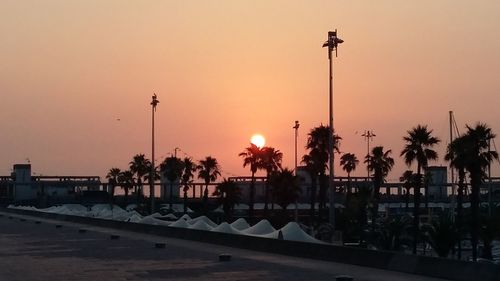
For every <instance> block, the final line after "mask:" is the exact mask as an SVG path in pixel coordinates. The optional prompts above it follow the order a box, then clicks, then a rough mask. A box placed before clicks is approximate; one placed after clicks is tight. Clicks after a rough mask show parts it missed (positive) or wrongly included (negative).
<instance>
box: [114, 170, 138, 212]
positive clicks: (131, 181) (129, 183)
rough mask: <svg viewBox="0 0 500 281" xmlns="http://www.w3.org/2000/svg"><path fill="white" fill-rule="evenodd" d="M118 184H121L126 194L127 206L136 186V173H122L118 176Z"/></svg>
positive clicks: (128, 171) (127, 171)
mask: <svg viewBox="0 0 500 281" xmlns="http://www.w3.org/2000/svg"><path fill="white" fill-rule="evenodd" d="M118 182H120V183H121V187H122V188H123V191H124V192H125V204H127V203H128V194H129V192H130V190H131V189H132V188H134V185H135V178H134V173H132V172H131V171H130V170H126V171H122V172H121V173H120V175H118Z"/></svg>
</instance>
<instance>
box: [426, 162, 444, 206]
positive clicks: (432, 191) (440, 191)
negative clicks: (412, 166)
mask: <svg viewBox="0 0 500 281" xmlns="http://www.w3.org/2000/svg"><path fill="white" fill-rule="evenodd" d="M426 173H427V181H428V182H427V184H428V188H427V192H429V199H430V200H432V201H442V200H444V199H446V198H447V197H448V169H447V167H444V166H430V167H427V169H426Z"/></svg>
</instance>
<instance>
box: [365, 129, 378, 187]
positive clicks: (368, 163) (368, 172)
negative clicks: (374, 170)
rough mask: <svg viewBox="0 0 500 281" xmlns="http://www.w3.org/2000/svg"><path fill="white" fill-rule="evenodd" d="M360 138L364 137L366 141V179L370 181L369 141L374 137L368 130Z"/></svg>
mask: <svg viewBox="0 0 500 281" xmlns="http://www.w3.org/2000/svg"><path fill="white" fill-rule="evenodd" d="M361 136H363V137H365V139H366V157H367V159H368V162H367V164H366V173H367V175H366V179H367V180H368V179H370V166H369V165H370V141H371V140H372V139H373V137H376V136H377V135H375V134H374V133H373V132H372V131H370V130H368V131H365V132H364V133H363V134H362V135H361Z"/></svg>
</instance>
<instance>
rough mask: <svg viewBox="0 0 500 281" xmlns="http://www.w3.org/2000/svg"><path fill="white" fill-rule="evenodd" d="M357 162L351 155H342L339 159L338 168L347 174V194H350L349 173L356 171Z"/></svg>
mask: <svg viewBox="0 0 500 281" xmlns="http://www.w3.org/2000/svg"><path fill="white" fill-rule="evenodd" d="M358 164H359V160H358V158H357V157H356V155H355V154H353V153H344V155H342V157H341V158H340V166H342V170H344V171H345V172H346V173H347V182H348V184H347V194H349V193H351V173H352V172H353V171H355V170H356V166H357V165H358Z"/></svg>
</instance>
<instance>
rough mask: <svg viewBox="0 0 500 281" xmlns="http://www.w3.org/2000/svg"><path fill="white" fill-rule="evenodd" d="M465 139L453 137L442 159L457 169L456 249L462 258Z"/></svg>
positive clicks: (458, 255) (459, 257)
mask: <svg viewBox="0 0 500 281" xmlns="http://www.w3.org/2000/svg"><path fill="white" fill-rule="evenodd" d="M466 150H467V139H466V138H465V137H464V136H461V137H458V138H456V139H454V140H453V141H452V142H451V143H450V144H448V147H447V149H446V155H445V156H444V159H445V160H446V161H449V162H450V167H451V168H454V169H456V170H457V171H458V188H457V217H456V228H457V232H458V237H457V240H458V249H457V257H458V259H462V232H463V211H462V209H463V208H462V204H463V202H464V190H465V171H466V170H465V168H466V164H467V162H466V161H467V155H466Z"/></svg>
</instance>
